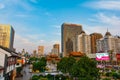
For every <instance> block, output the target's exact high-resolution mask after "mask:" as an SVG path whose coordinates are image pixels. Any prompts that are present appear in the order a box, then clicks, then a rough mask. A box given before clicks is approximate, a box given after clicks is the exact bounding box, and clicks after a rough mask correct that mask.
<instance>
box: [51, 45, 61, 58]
mask: <svg viewBox="0 0 120 80" xmlns="http://www.w3.org/2000/svg"><path fill="white" fill-rule="evenodd" d="M52 53H53V54H56V55H58V56H59V55H60V45H59V44H54V45H53V49H52Z"/></svg>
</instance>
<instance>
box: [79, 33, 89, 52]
mask: <svg viewBox="0 0 120 80" xmlns="http://www.w3.org/2000/svg"><path fill="white" fill-rule="evenodd" d="M90 40H91V39H90V35H87V34H86V33H85V32H84V31H82V32H81V34H80V35H78V36H77V52H81V53H85V54H90V53H91V41H90Z"/></svg>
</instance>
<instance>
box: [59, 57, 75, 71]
mask: <svg viewBox="0 0 120 80" xmlns="http://www.w3.org/2000/svg"><path fill="white" fill-rule="evenodd" d="M75 62H76V60H75V59H74V58H73V57H69V58H67V57H64V58H62V59H61V60H60V62H59V63H58V64H57V69H58V70H60V71H61V72H63V73H69V72H70V70H71V68H72V65H73V64H74V63H75Z"/></svg>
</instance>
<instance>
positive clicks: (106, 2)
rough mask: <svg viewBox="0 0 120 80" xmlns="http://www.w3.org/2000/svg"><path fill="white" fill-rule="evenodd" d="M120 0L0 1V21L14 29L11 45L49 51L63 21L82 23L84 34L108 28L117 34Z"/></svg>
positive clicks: (59, 37) (56, 39) (101, 31)
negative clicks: (13, 38) (13, 39)
mask: <svg viewBox="0 0 120 80" xmlns="http://www.w3.org/2000/svg"><path fill="white" fill-rule="evenodd" d="M119 5H120V1H119V0H0V24H10V25H12V26H13V28H14V29H15V42H14V47H15V48H16V49H17V51H21V50H22V49H23V48H25V50H26V51H28V52H30V53H32V52H33V50H35V49H37V47H38V46H39V45H44V46H45V52H46V53H47V52H50V50H51V48H52V45H53V44H55V43H59V44H60V42H61V25H62V23H64V22H68V23H75V24H81V25H82V26H83V29H84V31H85V32H86V33H87V34H91V33H93V32H99V33H102V34H103V35H104V34H105V32H106V31H107V28H108V29H109V31H110V32H111V34H113V35H120V6H119Z"/></svg>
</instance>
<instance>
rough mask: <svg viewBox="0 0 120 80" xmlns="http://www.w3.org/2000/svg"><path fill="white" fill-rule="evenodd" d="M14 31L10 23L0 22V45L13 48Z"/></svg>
mask: <svg viewBox="0 0 120 80" xmlns="http://www.w3.org/2000/svg"><path fill="white" fill-rule="evenodd" d="M14 33H15V32H14V29H13V28H12V26H11V25H5V24H0V45H1V46H3V47H6V48H9V49H11V50H13V42H14Z"/></svg>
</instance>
